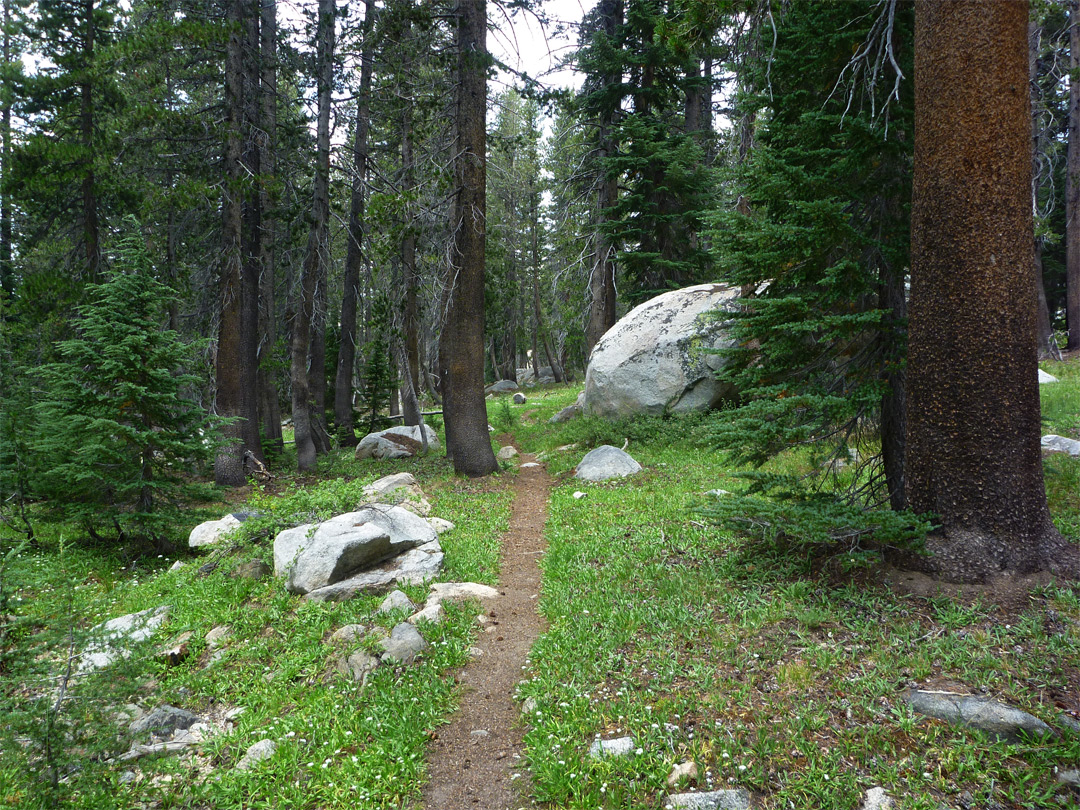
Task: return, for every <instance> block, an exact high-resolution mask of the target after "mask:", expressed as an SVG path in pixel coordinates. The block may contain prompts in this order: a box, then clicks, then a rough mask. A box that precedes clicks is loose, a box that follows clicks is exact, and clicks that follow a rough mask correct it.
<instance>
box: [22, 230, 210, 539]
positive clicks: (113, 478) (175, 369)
mask: <svg viewBox="0 0 1080 810" xmlns="http://www.w3.org/2000/svg"><path fill="white" fill-rule="evenodd" d="M115 264H116V269H115V270H113V271H110V272H109V273H108V274H107V276H106V278H105V280H104V281H103V282H102V283H101V284H97V285H91V286H89V287H88V288H87V299H86V303H85V304H83V305H82V306H81V307H79V310H78V316H79V317H78V320H77V332H76V337H74V338H72V339H70V340H66V341H63V342H61V343H60V344H59V345H58V347H57V350H58V353H59V356H60V360H59V361H58V362H56V363H52V364H49V365H47V366H45V367H44V368H43V369H42V379H43V383H44V388H43V392H42V396H41V399H40V402H39V404H38V405H37V406H36V407H35V409H34V410H35V417H36V430H35V433H34V437H33V441H32V451H33V453H34V463H33V473H32V485H33V487H34V492H35V494H36V495H38V496H41V497H44V498H46V499H47V500H48V502H49V504H50V507H51V508H52V510H53V511H54V512H55V513H57V514H58V515H59V516H60V517H62V518H64V519H66V520H73V521H76V522H78V523H79V524H80V525H81V526H82V527H83V528H84V529H85V530H86V531H87V532H88V533H89V534H90V535H91V536H93V537H95V538H97V537H100V536H112V537H114V538H118V539H121V538H144V539H153V540H157V541H160V540H162V539H164V538H165V536H166V534H167V526H168V522H167V517H168V515H169V514H170V513H171V512H175V510H176V508H177V506H178V501H179V499H180V498H181V497H183V496H185V495H188V494H190V487H189V486H188V485H186V484H185V477H186V476H188V475H189V474H190V473H191V472H192V471H193V470H198V469H200V468H201V465H203V464H205V463H206V462H208V461H209V460H210V458H211V456H212V452H213V447H214V444H215V431H216V428H215V425H214V423H213V422H212V421H211V419H210V417H209V416H208V415H207V414H206V412H205V411H204V410H203V409H202V408H200V407H199V406H198V405H197V404H196V403H195V402H193V401H192V400H191V399H190V398H189V397H190V395H191V393H190V392H191V391H192V390H194V389H195V387H196V386H197V385H198V382H199V381H198V379H197V378H196V377H195V376H194V375H193V374H192V373H191V372H190V369H191V368H192V366H193V349H194V348H195V347H193V346H192V345H190V344H186V343H185V342H184V341H183V340H182V339H181V338H180V336H179V335H178V334H177V333H176V332H174V331H172V330H169V329H164V328H162V327H163V324H164V323H165V322H166V320H167V311H166V302H167V301H168V298H169V297H170V296H171V295H172V291H171V290H170V289H169V288H168V287H166V286H165V285H164V284H162V283H161V282H159V281H157V280H156V279H155V278H154V269H153V266H152V264H151V262H150V259H149V257H148V255H147V252H146V247H145V245H144V243H143V238H142V236H141V234H140V233H139V231H138V227H137V226H135V225H133V224H132V225H129V232H128V234H127V235H126V236H125V237H124V238H123V239H122V240H121V242H120V244H119V247H118V250H117V256H116V257H115Z"/></svg>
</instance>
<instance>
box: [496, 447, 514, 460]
mask: <svg viewBox="0 0 1080 810" xmlns="http://www.w3.org/2000/svg"><path fill="white" fill-rule="evenodd" d="M517 454H518V451H517V449H516V448H513V447H511V446H510V445H506V446H505V447H500V448H499V452H498V453H496V454H495V457H496V458H498V459H499V461H509V460H510V459H512V458H513V457H514V456H516V455H517Z"/></svg>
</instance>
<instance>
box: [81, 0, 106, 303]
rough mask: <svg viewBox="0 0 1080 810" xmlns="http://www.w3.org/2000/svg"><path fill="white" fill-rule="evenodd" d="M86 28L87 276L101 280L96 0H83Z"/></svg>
mask: <svg viewBox="0 0 1080 810" xmlns="http://www.w3.org/2000/svg"><path fill="white" fill-rule="evenodd" d="M83 13H84V14H85V15H86V20H85V24H86V31H85V32H84V34H83V41H82V58H83V70H84V71H85V73H84V77H85V78H83V79H82V81H80V83H79V102H80V109H79V134H80V136H81V139H82V147H83V149H84V150H85V156H84V158H83V159H84V160H85V161H86V167H85V173H84V174H83V180H82V242H83V245H82V247H83V257H84V259H85V261H86V278H87V279H89V280H90V281H91V282H97V280H98V271H99V269H100V265H101V244H100V235H99V233H98V230H99V228H98V210H97V188H96V181H95V179H94V84H93V80H92V79H91V78H90V77H91V76H93V75H94V70H93V64H94V34H95V27H94V0H83Z"/></svg>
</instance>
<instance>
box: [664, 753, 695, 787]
mask: <svg viewBox="0 0 1080 810" xmlns="http://www.w3.org/2000/svg"><path fill="white" fill-rule="evenodd" d="M697 778H698V768H697V763H696V762H694V761H693V760H688V761H687V762H680V763H678V764H677V765H676V766H675V767H674V768H672V769H671V773H669V774H668V778H667V786H668V787H671V788H673V787H678V786H679V782H681V781H682V780H683V779H686V780H688V781H690V782H696V781H697Z"/></svg>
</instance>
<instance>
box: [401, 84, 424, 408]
mask: <svg viewBox="0 0 1080 810" xmlns="http://www.w3.org/2000/svg"><path fill="white" fill-rule="evenodd" d="M412 130H413V122H412V109H411V107H410V106H409V105H405V107H404V109H403V110H402V113H401V188H402V191H403V192H404V193H405V198H406V199H411V198H412V192H413V187H414V186H415V184H416V179H415V177H414V163H413V131H412ZM404 216H405V222H404V223H402V224H403V225H404V227H403V228H402V232H401V276H402V282H403V284H404V287H405V299H404V301H403V305H404V306H403V307H402V312H401V319H402V323H401V332H402V337H403V339H404V361H405V363H404V367H403V368H402V369H401V380H402V383H401V407H402V413H403V415H404V417H405V418H404V420H403V421H404V424H406V425H419V424H420V422H421V415H420V405H419V399H418V398H417V395H416V392H417V391H419V390H420V375H419V371H420V366H419V356H420V349H419V332H420V312H419V300H418V293H419V290H418V287H419V286H420V280H419V277H418V275H417V270H416V238H417V231H418V229H419V225H418V223H417V221H416V213H415V211H414V209H413V206H412V205H411V204H406V206H405V211H404ZM410 393H411V396H410V395H409V394H410Z"/></svg>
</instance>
